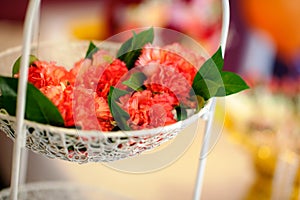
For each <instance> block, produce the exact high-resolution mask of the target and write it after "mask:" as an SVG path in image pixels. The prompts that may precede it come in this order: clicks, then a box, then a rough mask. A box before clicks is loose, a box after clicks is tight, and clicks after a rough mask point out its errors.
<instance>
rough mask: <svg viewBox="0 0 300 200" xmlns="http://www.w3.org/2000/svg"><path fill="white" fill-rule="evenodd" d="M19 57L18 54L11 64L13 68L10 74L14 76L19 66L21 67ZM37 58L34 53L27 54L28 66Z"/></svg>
mask: <svg viewBox="0 0 300 200" xmlns="http://www.w3.org/2000/svg"><path fill="white" fill-rule="evenodd" d="M21 58H22V56H20V57H19V58H18V59H17V60H16V61H15V63H14V65H13V69H12V75H13V76H14V75H15V74H18V73H19V71H20V67H21ZM37 60H38V58H37V57H36V56H34V55H30V56H29V66H30V65H32V64H33V62H34V61H37Z"/></svg>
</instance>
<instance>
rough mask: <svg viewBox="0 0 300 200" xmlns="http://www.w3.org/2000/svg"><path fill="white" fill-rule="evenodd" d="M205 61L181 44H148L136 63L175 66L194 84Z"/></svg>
mask: <svg viewBox="0 0 300 200" xmlns="http://www.w3.org/2000/svg"><path fill="white" fill-rule="evenodd" d="M203 62H204V58H203V57H202V56H197V55H196V54H194V53H193V52H191V51H188V50H186V49H184V48H183V47H182V46H181V45H179V44H173V45H168V46H165V47H163V48H160V47H155V46H152V45H150V44H148V45H145V47H144V48H143V49H142V54H141V56H140V57H139V59H138V60H137V62H136V65H137V66H145V65H148V64H151V63H158V64H161V65H164V66H168V67H172V68H175V69H176V70H178V72H180V73H182V75H183V76H184V77H185V78H186V80H187V82H188V83H189V84H190V85H192V83H193V80H194V77H195V75H196V73H197V71H198V69H199V68H200V66H201V65H202V64H203Z"/></svg>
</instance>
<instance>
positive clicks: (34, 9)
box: [10, 0, 40, 200]
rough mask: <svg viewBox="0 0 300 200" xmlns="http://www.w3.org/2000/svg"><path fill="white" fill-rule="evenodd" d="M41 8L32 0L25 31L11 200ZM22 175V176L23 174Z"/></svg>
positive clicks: (23, 138)
mask: <svg viewBox="0 0 300 200" xmlns="http://www.w3.org/2000/svg"><path fill="white" fill-rule="evenodd" d="M39 8H40V0H31V1H30V2H29V5H28V9H27V13H26V18H25V25H24V33H23V37H24V40H23V52H22V59H21V68H20V78H19V83H18V98H17V113H16V119H17V127H16V138H15V143H14V150H13V161H12V175H11V185H10V188H11V193H10V200H17V199H18V189H19V182H20V176H21V175H20V174H21V172H22V171H21V170H20V168H21V161H22V149H23V148H24V146H25V142H26V132H25V130H24V128H25V127H24V114H25V105H26V91H27V87H26V86H27V78H28V67H27V66H28V63H29V55H30V47H31V42H32V39H33V34H34V32H33V31H34V30H33V29H34V25H37V24H35V22H36V20H37V19H36V18H37V13H38V10H39ZM21 177H22V176H21Z"/></svg>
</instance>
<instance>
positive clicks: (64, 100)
mask: <svg viewBox="0 0 300 200" xmlns="http://www.w3.org/2000/svg"><path fill="white" fill-rule="evenodd" d="M40 91H41V92H42V93H43V94H44V95H45V96H47V97H48V98H49V99H50V101H52V103H53V104H54V105H55V106H56V107H57V109H58V111H59V112H60V114H61V116H62V118H63V119H64V122H65V126H66V127H70V126H74V125H75V124H74V119H73V107H72V102H73V86H72V85H68V86H66V87H65V86H63V85H60V86H59V85H58V86H54V85H48V86H45V87H42V88H40Z"/></svg>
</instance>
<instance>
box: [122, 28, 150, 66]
mask: <svg viewBox="0 0 300 200" xmlns="http://www.w3.org/2000/svg"><path fill="white" fill-rule="evenodd" d="M153 39H154V30H153V28H149V29H147V30H145V31H142V32H140V33H138V34H136V33H135V32H133V37H131V38H130V39H128V40H127V41H126V42H124V43H123V44H122V46H121V47H120V49H119V51H118V53H117V57H118V58H119V59H120V60H122V61H123V62H125V64H126V66H127V68H128V69H129V70H130V69H131V68H133V67H134V64H135V62H136V60H137V59H138V58H139V56H140V55H141V51H142V48H143V46H144V45H145V44H147V43H152V42H153Z"/></svg>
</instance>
